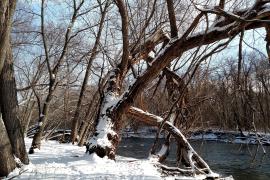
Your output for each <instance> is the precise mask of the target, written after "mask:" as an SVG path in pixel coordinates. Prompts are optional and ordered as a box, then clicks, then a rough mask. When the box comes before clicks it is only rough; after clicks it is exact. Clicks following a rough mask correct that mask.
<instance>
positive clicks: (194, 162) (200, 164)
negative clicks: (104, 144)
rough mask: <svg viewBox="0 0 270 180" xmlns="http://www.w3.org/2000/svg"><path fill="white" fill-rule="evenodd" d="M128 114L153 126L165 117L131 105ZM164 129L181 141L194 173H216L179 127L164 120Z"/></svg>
mask: <svg viewBox="0 0 270 180" xmlns="http://www.w3.org/2000/svg"><path fill="white" fill-rule="evenodd" d="M128 115H129V116H130V117H132V118H134V119H135V120H138V121H141V122H144V123H146V124H148V125H152V126H160V125H161V123H162V122H163V118H162V117H159V116H156V115H154V114H151V113H148V112H145V111H142V110H141V109H139V108H135V107H130V108H129V111H128ZM162 129H165V130H166V131H168V132H169V133H171V134H172V136H174V137H175V139H176V141H177V142H178V143H180V145H181V147H182V150H183V152H184V153H183V154H182V155H183V156H185V157H184V158H186V159H187V161H188V165H189V166H190V167H189V168H191V170H192V172H193V173H196V172H198V173H204V174H207V175H209V176H211V175H214V173H213V172H212V170H211V169H210V167H209V166H208V164H207V163H206V162H205V161H204V160H203V159H202V158H201V157H200V156H199V155H198V154H197V152H196V151H195V150H194V149H193V147H192V146H191V145H190V144H189V142H188V141H187V139H186V138H185V136H184V135H183V134H182V133H181V131H180V130H179V129H177V128H176V127H175V126H174V125H173V124H172V123H171V122H169V121H165V122H163V126H162Z"/></svg>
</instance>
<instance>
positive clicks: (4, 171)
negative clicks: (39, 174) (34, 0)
mask: <svg viewBox="0 0 270 180" xmlns="http://www.w3.org/2000/svg"><path fill="white" fill-rule="evenodd" d="M15 6H16V1H15V0H1V1H0V109H1V110H0V138H1V141H0V162H1V163H0V177H1V176H7V175H8V174H9V173H10V172H11V171H12V170H13V169H14V168H15V167H16V163H17V162H15V159H14V156H16V157H18V158H19V159H20V161H22V162H23V163H25V164H28V156H27V153H26V151H25V145H24V139H23V133H22V129H21V125H20V121H19V119H18V118H17V116H16V115H17V95H16V84H15V78H14V71H13V60H12V51H11V47H10V30H11V23H12V16H13V12H14V10H15ZM1 114H2V115H1Z"/></svg>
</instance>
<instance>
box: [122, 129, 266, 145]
mask: <svg viewBox="0 0 270 180" xmlns="http://www.w3.org/2000/svg"><path fill="white" fill-rule="evenodd" d="M156 131H157V129H155V128H152V127H150V128H148V127H143V128H140V129H138V130H137V131H133V130H132V129H126V130H124V131H123V133H122V136H123V137H124V138H130V137H136V138H155V137H156ZM189 134H190V136H189V137H187V138H188V139H190V140H205V141H217V142H226V143H235V144H253V145H255V144H261V145H264V146H270V133H263V132H248V131H244V132H243V134H241V133H240V132H237V131H222V130H212V129H208V130H197V131H194V132H191V133H189ZM163 137H165V136H164V134H163V133H161V134H160V138H163Z"/></svg>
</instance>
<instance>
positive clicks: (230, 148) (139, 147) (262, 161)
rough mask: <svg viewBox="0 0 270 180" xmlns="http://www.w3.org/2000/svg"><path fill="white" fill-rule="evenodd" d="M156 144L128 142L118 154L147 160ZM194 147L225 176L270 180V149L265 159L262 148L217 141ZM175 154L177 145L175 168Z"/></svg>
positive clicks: (172, 159) (124, 141)
mask: <svg viewBox="0 0 270 180" xmlns="http://www.w3.org/2000/svg"><path fill="white" fill-rule="evenodd" d="M153 141H154V139H150V138H145V139H143V138H124V139H122V142H121V144H120V147H119V149H118V154H119V155H121V156H127V157H134V158H138V159H141V158H147V157H148V152H149V149H150V147H151V145H152V143H153ZM191 144H192V146H193V147H194V149H195V150H196V151H197V152H198V153H199V154H200V155H201V156H202V157H203V159H204V160H205V161H206V162H207V163H208V164H209V166H210V167H211V169H212V170H213V171H214V172H217V173H219V174H221V175H222V176H229V175H232V176H233V177H234V179H235V180H270V146H264V148H265V150H266V155H263V151H262V149H261V147H257V146H256V145H243V144H242V145H240V144H230V143H220V142H215V141H191ZM257 148H258V151H256V150H257ZM256 152H257V153H256ZM175 153H176V146H175V144H173V146H172V149H171V152H170V155H169V157H168V159H167V162H166V163H167V164H168V165H174V163H175Z"/></svg>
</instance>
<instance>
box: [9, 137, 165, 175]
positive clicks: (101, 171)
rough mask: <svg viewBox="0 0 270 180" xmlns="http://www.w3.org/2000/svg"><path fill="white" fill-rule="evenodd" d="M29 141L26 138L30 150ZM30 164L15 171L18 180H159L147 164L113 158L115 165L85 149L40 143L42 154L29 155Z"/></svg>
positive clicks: (146, 162) (156, 173)
mask: <svg viewBox="0 0 270 180" xmlns="http://www.w3.org/2000/svg"><path fill="white" fill-rule="evenodd" d="M30 143H31V139H29V138H26V146H27V147H29V146H30ZM29 158H30V161H31V164H30V165H28V166H25V167H23V168H22V169H15V170H14V171H13V172H12V173H11V174H10V175H9V176H8V178H11V177H14V176H17V175H18V174H20V173H21V175H19V176H18V177H16V178H18V179H63V178H65V179H97V180H99V179H106V180H107V179H134V180H135V179H147V180H148V179H149V180H150V179H161V174H160V172H158V170H157V168H156V167H155V166H154V165H153V162H151V161H150V160H137V159H132V158H126V157H120V156H117V157H116V161H113V160H109V159H107V158H99V157H98V156H97V155H95V154H92V155H89V154H85V147H78V146H74V145H71V144H59V143H58V142H56V141H43V143H42V147H41V150H39V151H38V152H36V153H35V154H30V155H29Z"/></svg>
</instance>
